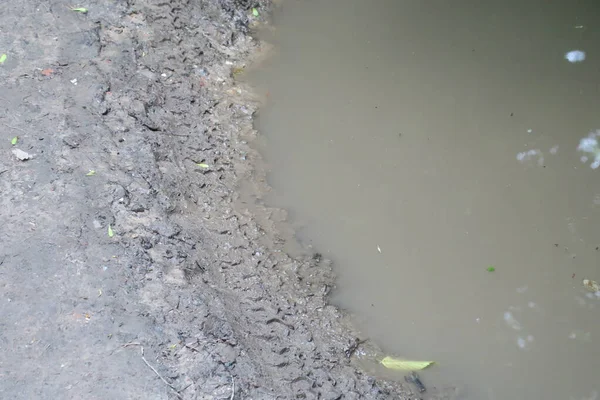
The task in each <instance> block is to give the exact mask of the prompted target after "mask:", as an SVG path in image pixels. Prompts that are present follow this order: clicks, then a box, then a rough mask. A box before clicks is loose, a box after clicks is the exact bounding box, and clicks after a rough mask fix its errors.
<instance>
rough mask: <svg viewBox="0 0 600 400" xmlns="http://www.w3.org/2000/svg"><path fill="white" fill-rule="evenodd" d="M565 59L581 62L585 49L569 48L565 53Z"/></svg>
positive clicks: (583, 58) (571, 61)
mask: <svg viewBox="0 0 600 400" xmlns="http://www.w3.org/2000/svg"><path fill="white" fill-rule="evenodd" d="M565 59H566V60H567V61H569V62H570V63H576V62H581V61H584V60H585V51H582V50H571V51H569V52H568V53H567V54H565Z"/></svg>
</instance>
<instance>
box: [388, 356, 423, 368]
mask: <svg viewBox="0 0 600 400" xmlns="http://www.w3.org/2000/svg"><path fill="white" fill-rule="evenodd" d="M381 364H383V366H384V367H386V368H389V369H395V370H400V371H419V370H422V369H425V368H427V367H429V366H430V365H432V364H434V362H433V361H408V360H400V359H398V358H393V357H389V356H388V357H386V358H384V359H383V360H381Z"/></svg>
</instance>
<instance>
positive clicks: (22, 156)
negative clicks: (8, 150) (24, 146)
mask: <svg viewBox="0 0 600 400" xmlns="http://www.w3.org/2000/svg"><path fill="white" fill-rule="evenodd" d="M12 153H13V154H14V155H15V157H17V158H18V159H19V160H21V161H27V160H29V159H30V158H31V155H30V154H29V153H27V152H24V151H23V150H21V149H13V150H12Z"/></svg>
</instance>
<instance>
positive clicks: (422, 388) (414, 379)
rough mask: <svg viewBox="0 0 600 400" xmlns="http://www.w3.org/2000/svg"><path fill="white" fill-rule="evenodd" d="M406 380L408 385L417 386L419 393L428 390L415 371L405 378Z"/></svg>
mask: <svg viewBox="0 0 600 400" xmlns="http://www.w3.org/2000/svg"><path fill="white" fill-rule="evenodd" d="M404 380H405V381H406V382H408V383H412V384H413V385H415V386H416V387H417V390H418V391H419V393H423V392H425V391H426V390H427V389H425V385H423V382H421V378H419V374H417V373H416V372H414V371H413V372H412V373H411V374H410V375H406V376H405V377H404Z"/></svg>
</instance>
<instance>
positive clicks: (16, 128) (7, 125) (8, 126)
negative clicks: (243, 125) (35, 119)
mask: <svg viewBox="0 0 600 400" xmlns="http://www.w3.org/2000/svg"><path fill="white" fill-rule="evenodd" d="M2 125H4V126H6V127H7V128H10V129H14V130H16V131H21V132H23V133H24V134H26V135H29V132H27V131H25V130H23V129H21V128H18V127H16V126H10V125H9V124H6V123H4V122H2Z"/></svg>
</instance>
